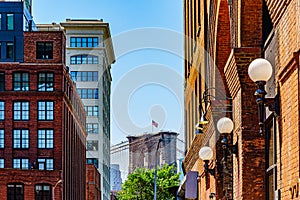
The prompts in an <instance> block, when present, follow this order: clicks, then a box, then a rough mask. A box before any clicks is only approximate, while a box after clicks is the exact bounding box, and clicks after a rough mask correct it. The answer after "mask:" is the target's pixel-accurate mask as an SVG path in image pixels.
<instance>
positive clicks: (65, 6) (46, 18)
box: [33, 0, 183, 144]
mask: <svg viewBox="0 0 300 200" xmlns="http://www.w3.org/2000/svg"><path fill="white" fill-rule="evenodd" d="M182 4H183V1H182V0H148V1H145V0H128V1H125V0H33V17H34V21H35V23H52V22H56V23H59V22H62V21H65V20H66V19H67V18H71V19H103V20H104V21H105V22H108V23H109V24H110V29H111V35H112V40H113V43H114V49H115V53H116V62H115V64H113V65H112V71H111V73H112V79H113V81H112V101H111V103H112V107H111V112H112V116H111V143H112V144H117V143H119V142H121V141H125V140H126V136H127V135H129V134H130V135H138V134H143V133H145V132H152V128H153V131H154V132H158V131H160V130H166V131H169V130H171V131H175V132H178V133H180V138H183V57H182V55H183V54H182V50H183V46H182V39H183V35H182V32H183V15H182V12H183V5H182ZM152 119H153V120H155V121H156V122H157V123H158V124H159V126H158V128H155V127H152V126H151V120H152Z"/></svg>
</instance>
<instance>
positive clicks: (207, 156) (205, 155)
mask: <svg viewBox="0 0 300 200" xmlns="http://www.w3.org/2000/svg"><path fill="white" fill-rule="evenodd" d="M213 155H214V153H213V150H212V149H211V148H210V147H202V148H201V149H200V151H199V157H200V158H201V159H202V160H211V159H212V157H213Z"/></svg>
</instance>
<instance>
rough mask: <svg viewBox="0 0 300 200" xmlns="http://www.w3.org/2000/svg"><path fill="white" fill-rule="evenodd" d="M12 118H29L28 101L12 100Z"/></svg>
mask: <svg viewBox="0 0 300 200" xmlns="http://www.w3.org/2000/svg"><path fill="white" fill-rule="evenodd" d="M14 120H29V102H27V101H23V102H21V101H20V102H14Z"/></svg>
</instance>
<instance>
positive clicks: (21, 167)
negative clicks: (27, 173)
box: [13, 158, 29, 170]
mask: <svg viewBox="0 0 300 200" xmlns="http://www.w3.org/2000/svg"><path fill="white" fill-rule="evenodd" d="M16 160H19V163H20V167H19V168H17V167H15V161H16ZM25 160H27V163H28V164H27V167H24V164H23V162H24V161H25ZM13 169H22V170H28V169H29V158H13Z"/></svg>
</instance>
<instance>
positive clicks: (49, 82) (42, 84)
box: [38, 73, 54, 91]
mask: <svg viewBox="0 0 300 200" xmlns="http://www.w3.org/2000/svg"><path fill="white" fill-rule="evenodd" d="M53 90H54V74H53V73H39V80H38V91H53Z"/></svg>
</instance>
